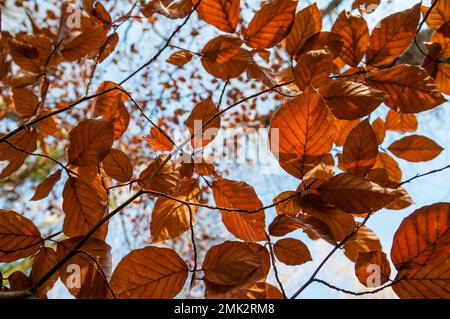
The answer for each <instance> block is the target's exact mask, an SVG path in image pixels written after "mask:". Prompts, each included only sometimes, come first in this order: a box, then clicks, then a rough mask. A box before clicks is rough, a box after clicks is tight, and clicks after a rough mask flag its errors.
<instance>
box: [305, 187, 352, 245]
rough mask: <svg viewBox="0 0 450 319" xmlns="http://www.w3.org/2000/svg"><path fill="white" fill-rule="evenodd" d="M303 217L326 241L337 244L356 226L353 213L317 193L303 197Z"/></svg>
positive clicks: (306, 223)
mask: <svg viewBox="0 0 450 319" xmlns="http://www.w3.org/2000/svg"><path fill="white" fill-rule="evenodd" d="M301 205H302V214H299V215H298V216H297V217H300V218H301V219H302V222H303V224H304V225H305V226H308V227H309V229H310V230H312V231H314V232H315V233H317V234H318V235H319V236H320V237H322V238H323V239H325V240H326V241H328V242H330V243H332V244H336V243H337V242H340V241H342V240H343V239H344V238H346V237H347V236H348V235H349V234H350V233H351V232H352V231H353V230H354V229H355V227H356V225H355V220H354V219H353V216H352V215H351V214H347V213H346V212H345V211H342V210H340V209H339V208H336V207H334V206H332V205H330V204H329V203H327V202H325V201H324V200H323V199H322V197H320V196H319V195H316V194H309V195H307V196H305V197H304V198H303V199H302V203H301Z"/></svg>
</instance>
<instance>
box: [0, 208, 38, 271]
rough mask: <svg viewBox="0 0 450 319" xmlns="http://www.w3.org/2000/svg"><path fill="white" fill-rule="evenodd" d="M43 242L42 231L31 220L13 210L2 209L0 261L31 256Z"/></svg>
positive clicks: (11, 260) (0, 212)
mask: <svg viewBox="0 0 450 319" xmlns="http://www.w3.org/2000/svg"><path fill="white" fill-rule="evenodd" d="M41 243H42V238H41V233H40V232H39V229H37V227H36V226H35V225H34V224H33V222H32V221H31V220H29V219H28V218H25V217H23V216H21V215H19V214H18V213H16V212H14V211H12V210H3V209H2V210H0V247H1V250H0V262H2V263H10V262H13V261H16V260H17V259H21V258H25V257H29V256H31V255H32V254H34V253H35V252H37V251H38V250H39V246H40V245H41Z"/></svg>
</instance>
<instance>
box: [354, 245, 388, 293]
mask: <svg viewBox="0 0 450 319" xmlns="http://www.w3.org/2000/svg"><path fill="white" fill-rule="evenodd" d="M355 273H356V277H358V280H359V282H360V283H362V284H363V285H364V286H366V287H370V288H375V287H378V286H381V285H384V284H385V283H387V282H388V281H389V276H390V274H391V266H390V265H389V261H388V260H387V257H386V254H385V253H384V252H382V251H379V250H372V251H369V252H361V253H359V255H358V258H357V259H356V263H355Z"/></svg>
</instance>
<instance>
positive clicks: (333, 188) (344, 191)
mask: <svg viewBox="0 0 450 319" xmlns="http://www.w3.org/2000/svg"><path fill="white" fill-rule="evenodd" d="M318 191H319V193H320V194H321V195H322V196H323V198H324V199H325V200H326V201H327V202H328V203H331V204H333V205H336V206H337V207H339V208H340V209H342V210H343V211H346V212H348V213H352V214H367V213H372V212H375V211H377V210H380V209H381V208H383V207H386V206H387V205H389V204H390V203H392V202H393V201H394V200H396V199H397V198H399V197H401V194H399V192H398V191H397V190H394V189H390V188H385V187H381V186H379V185H378V184H375V183H373V182H370V181H368V180H365V179H362V178H359V177H357V176H354V175H349V174H345V173H342V174H339V175H336V176H334V177H332V178H330V179H329V180H328V181H327V182H325V183H323V184H322V185H320V186H319V188H318Z"/></svg>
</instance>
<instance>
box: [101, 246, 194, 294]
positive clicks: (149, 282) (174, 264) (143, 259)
mask: <svg viewBox="0 0 450 319" xmlns="http://www.w3.org/2000/svg"><path fill="white" fill-rule="evenodd" d="M187 276H188V267H187V265H186V263H185V262H184V261H183V259H181V258H180V256H178V254H177V253H176V252H175V251H173V250H172V249H168V248H160V247H144V248H141V249H136V250H133V251H132V252H131V253H129V254H128V255H126V256H125V257H124V258H123V259H122V260H121V261H120V262H119V264H118V265H117V267H116V269H115V270H114V273H113V275H112V278H111V282H110V285H111V288H112V289H113V290H114V292H115V293H116V295H117V297H118V298H121V299H138V298H139V299H161V298H164V299H167V298H173V297H175V296H176V295H177V294H178V293H179V292H180V291H181V289H183V286H184V283H185V282H186V279H187Z"/></svg>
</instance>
